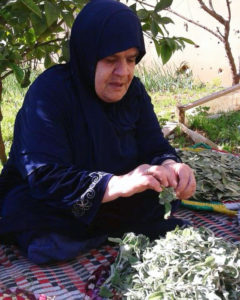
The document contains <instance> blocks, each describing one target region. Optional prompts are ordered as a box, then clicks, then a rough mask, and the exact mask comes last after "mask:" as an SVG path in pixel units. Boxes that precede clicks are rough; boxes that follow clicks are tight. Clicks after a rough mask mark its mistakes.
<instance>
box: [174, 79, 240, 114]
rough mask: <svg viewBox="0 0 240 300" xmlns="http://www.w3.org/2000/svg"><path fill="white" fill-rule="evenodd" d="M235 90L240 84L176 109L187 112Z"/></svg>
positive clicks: (238, 88) (239, 88)
mask: <svg viewBox="0 0 240 300" xmlns="http://www.w3.org/2000/svg"><path fill="white" fill-rule="evenodd" d="M237 90H240V84H236V85H234V86H231V87H229V88H227V89H225V90H222V91H218V92H216V93H213V94H211V95H208V96H205V97H203V98H201V99H198V100H196V101H194V102H192V103H189V104H185V105H178V106H177V107H178V109H180V110H181V111H182V110H183V111H186V110H188V109H190V108H193V107H195V106H198V105H201V104H204V103H206V102H208V101H210V100H214V99H217V98H219V97H222V96H224V95H226V94H229V93H232V92H234V91H237Z"/></svg>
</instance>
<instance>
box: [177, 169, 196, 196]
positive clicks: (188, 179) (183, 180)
mask: <svg viewBox="0 0 240 300" xmlns="http://www.w3.org/2000/svg"><path fill="white" fill-rule="evenodd" d="M178 178H179V179H178V185H177V188H176V196H177V197H178V198H179V199H188V198H190V197H191V196H192V195H193V194H194V193H195V191H196V180H195V176H194V173H193V171H192V169H191V168H189V167H188V166H187V165H184V164H181V166H180V168H179V171H178Z"/></svg>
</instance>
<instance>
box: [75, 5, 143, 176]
mask: <svg viewBox="0 0 240 300" xmlns="http://www.w3.org/2000/svg"><path fill="white" fill-rule="evenodd" d="M133 47H135V48H137V49H138V56H137V58H136V63H138V62H139V61H140V60H141V58H142V57H143V56H144V54H145V46H144V40H143V34H142V29H141V24H140V21H139V19H138V17H137V16H136V14H135V13H134V12H133V11H132V10H131V9H130V8H129V7H127V6H126V5H124V4H122V3H120V2H117V1H114V0H93V1H91V2H90V3H88V4H87V5H86V6H85V7H84V8H83V10H82V11H81V12H80V14H79V15H78V16H77V18H76V20H75V22H74V24H73V28H72V32H71V38H70V68H71V72H72V75H73V81H74V87H75V95H76V97H78V98H79V101H80V102H81V105H82V110H83V111H84V115H85V118H86V122H87V125H88V129H89V135H90V138H91V141H92V146H93V152H94V158H93V159H94V160H95V161H94V162H93V165H94V167H95V168H97V169H99V168H100V169H101V168H104V166H106V165H113V164H116V162H119V168H118V167H117V168H116V169H119V170H120V169H121V167H120V166H121V165H122V160H123V159H124V153H123V152H124V151H123V149H122V147H121V145H120V141H119V135H121V132H123V131H125V130H129V129H130V127H132V126H133V124H134V122H135V119H136V118H137V111H138V107H137V106H138V103H137V97H136V96H137V95H138V94H139V93H140V91H139V87H138V84H137V82H136V79H133V81H132V83H131V85H130V87H129V90H128V92H127V93H126V95H125V96H124V97H123V99H121V100H120V101H119V103H111V104H110V105H106V104H105V103H103V101H102V100H100V99H99V98H98V96H97V95H96V93H95V87H94V79H95V70H96V65H97V62H98V61H99V60H101V59H102V58H104V57H107V56H109V55H112V54H114V53H117V52H121V51H124V50H127V49H129V48H133Z"/></svg>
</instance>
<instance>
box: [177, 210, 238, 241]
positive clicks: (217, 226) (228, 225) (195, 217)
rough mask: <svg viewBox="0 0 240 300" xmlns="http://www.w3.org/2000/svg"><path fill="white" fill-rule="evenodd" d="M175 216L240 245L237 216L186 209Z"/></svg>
mask: <svg viewBox="0 0 240 300" xmlns="http://www.w3.org/2000/svg"><path fill="white" fill-rule="evenodd" d="M174 215H175V217H177V218H181V219H185V220H188V221H189V222H190V223H191V224H192V226H194V227H197V228H198V227H201V226H202V227H206V228H208V229H210V230H212V231H213V232H214V234H215V236H216V237H220V238H223V239H225V240H227V241H229V242H232V243H234V244H240V226H239V224H238V219H237V217H236V216H234V217H232V216H229V215H226V214H221V213H217V212H216V213H215V212H209V213H208V212H206V211H195V210H189V209H185V208H180V209H179V210H178V211H177V212H176V213H175V214H174Z"/></svg>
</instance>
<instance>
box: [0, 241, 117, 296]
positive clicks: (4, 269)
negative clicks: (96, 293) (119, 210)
mask: <svg viewBox="0 0 240 300" xmlns="http://www.w3.org/2000/svg"><path fill="white" fill-rule="evenodd" d="M116 255H117V248H112V247H110V246H104V247H103V248H101V249H99V250H97V249H94V250H91V251H90V252H88V253H86V254H84V255H81V256H78V257H77V258H76V259H74V260H71V261H67V262H64V263H56V264H50V265H46V266H38V265H35V264H34V263H32V262H30V261H29V260H28V259H26V258H25V257H23V256H22V255H21V254H20V253H19V251H18V249H17V248H16V247H14V246H4V245H1V246H0V289H1V292H0V299H19V300H20V299H39V300H45V299H46V300H47V299H54V300H60V299H64V300H66V299H78V300H79V299H84V297H85V284H86V281H87V280H88V278H89V277H90V276H91V274H92V273H93V272H94V271H95V270H96V269H97V268H98V267H99V266H100V265H103V264H105V263H108V262H110V261H113V259H114V258H115V257H116ZM17 289H20V290H17ZM26 291H27V292H26ZM10 292H11V293H10ZM13 294H14V295H15V298H14V297H13ZM20 294H22V295H23V296H21V295H20ZM30 294H32V296H33V295H34V297H33V298H30ZM20 296H21V297H22V298H20ZM24 297H25V298H24ZM47 297H49V298H47Z"/></svg>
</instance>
